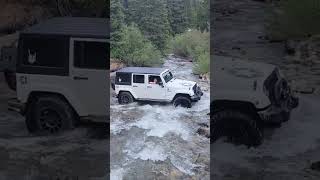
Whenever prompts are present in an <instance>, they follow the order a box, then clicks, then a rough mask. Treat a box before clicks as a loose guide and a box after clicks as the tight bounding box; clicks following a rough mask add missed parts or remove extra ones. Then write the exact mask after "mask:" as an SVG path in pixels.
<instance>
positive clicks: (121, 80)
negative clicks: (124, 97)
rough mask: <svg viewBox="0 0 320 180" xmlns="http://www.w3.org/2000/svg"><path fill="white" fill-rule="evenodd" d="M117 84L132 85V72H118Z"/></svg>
mask: <svg viewBox="0 0 320 180" xmlns="http://www.w3.org/2000/svg"><path fill="white" fill-rule="evenodd" d="M116 84H120V85H131V74H130V73H117V75H116Z"/></svg>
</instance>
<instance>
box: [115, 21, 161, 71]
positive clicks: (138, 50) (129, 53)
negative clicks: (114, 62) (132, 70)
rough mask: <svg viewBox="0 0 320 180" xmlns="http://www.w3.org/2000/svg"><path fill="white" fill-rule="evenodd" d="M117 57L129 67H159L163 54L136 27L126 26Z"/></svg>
mask: <svg viewBox="0 0 320 180" xmlns="http://www.w3.org/2000/svg"><path fill="white" fill-rule="evenodd" d="M121 33H122V35H121V42H120V45H119V46H118V48H117V52H118V53H117V57H116V58H118V59H119V60H120V61H121V62H122V63H124V64H126V65H128V66H157V65H160V64H162V59H161V53H160V51H159V50H157V49H156V48H155V47H154V46H153V44H152V43H151V42H150V41H149V40H148V39H146V38H145V37H144V35H143V34H142V33H141V31H140V30H139V28H138V27H137V26H136V25H131V26H124V28H123V30H122V31H121Z"/></svg>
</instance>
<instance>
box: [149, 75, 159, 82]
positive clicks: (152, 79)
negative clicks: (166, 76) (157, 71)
mask: <svg viewBox="0 0 320 180" xmlns="http://www.w3.org/2000/svg"><path fill="white" fill-rule="evenodd" d="M148 80H149V82H148V83H149V84H159V83H160V82H162V81H161V78H160V76H152V75H149V78H148Z"/></svg>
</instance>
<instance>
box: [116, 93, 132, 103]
mask: <svg viewBox="0 0 320 180" xmlns="http://www.w3.org/2000/svg"><path fill="white" fill-rule="evenodd" d="M133 100H134V99H133V97H132V95H131V93H129V92H121V93H120V94H119V95H118V102H119V104H130V103H132V102H133Z"/></svg>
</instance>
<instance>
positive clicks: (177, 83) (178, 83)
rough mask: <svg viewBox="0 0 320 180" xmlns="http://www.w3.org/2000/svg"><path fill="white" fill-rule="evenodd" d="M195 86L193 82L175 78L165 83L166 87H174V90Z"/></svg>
mask: <svg viewBox="0 0 320 180" xmlns="http://www.w3.org/2000/svg"><path fill="white" fill-rule="evenodd" d="M195 84H196V82H194V81H188V80H183V79H176V78H173V79H172V80H171V81H169V82H168V83H167V85H168V86H170V87H175V88H192V87H193V86H194V85H195Z"/></svg>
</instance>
